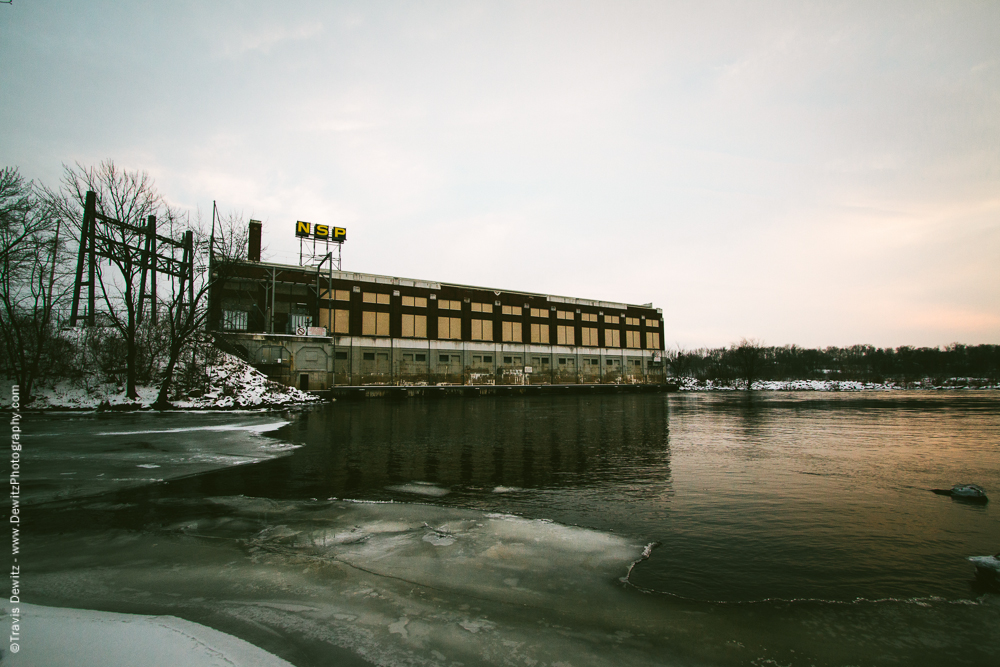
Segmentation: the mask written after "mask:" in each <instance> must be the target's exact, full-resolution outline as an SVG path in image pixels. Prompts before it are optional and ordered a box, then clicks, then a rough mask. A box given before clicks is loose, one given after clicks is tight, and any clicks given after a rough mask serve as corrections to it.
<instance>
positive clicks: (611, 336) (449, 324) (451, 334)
mask: <svg viewBox="0 0 1000 667" xmlns="http://www.w3.org/2000/svg"><path fill="white" fill-rule="evenodd" d="M331 313H332V314H333V322H332V323H331V321H330V314H331ZM401 319H402V322H401V323H402V331H401V332H400V333H401V335H402V337H403V338H427V316H426V315H416V314H413V313H403V314H402V316H401ZM319 325H320V326H322V327H326V328H327V329H328V330H330V331H332V332H333V333H335V334H348V333H350V312H349V311H346V310H333V311H330V310H321V311H320V322H319ZM643 333H644V332H642V331H626V332H625V347H627V348H634V349H639V348H641V347H642V334H643ZM471 334H472V340H477V341H493V340H495V339H494V332H493V320H478V319H474V320H472V331H471ZM645 334H646V347H647V348H650V349H659V347H660V334H659V332H655V331H646V332H645ZM361 335H362V336H389V335H390V331H389V313H380V312H375V311H364V312H362V313H361ZM437 337H438V338H439V339H442V340H461V339H462V318H460V317H448V316H444V315H442V316H439V317H438V334H437ZM549 338H550V336H549V326H548V325H547V324H535V323H533V324H531V325H530V331H529V341H528V342H531V343H540V344H543V345H548V344H549V343H550V342H551V341H550V340H549ZM500 341H502V342H505V343H523V342H526V341H525V340H524V337H523V325H522V323H521V322H507V321H504V322H501V324H500ZM555 342H556V344H557V345H576V344H577V342H576V331H575V329H574V327H573V326H572V325H559V326H557V327H556V340H555ZM601 344H602V343H601V340H600V338H599V336H598V330H597V328H596V327H583V328H582V329H581V330H580V345H583V346H589V347H599V346H600V345H601ZM603 345H604V347H621V346H622V345H621V332H620V331H618V330H616V329H606V330H605V331H604V341H603Z"/></svg>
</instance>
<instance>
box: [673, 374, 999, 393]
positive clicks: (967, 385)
mask: <svg viewBox="0 0 1000 667" xmlns="http://www.w3.org/2000/svg"><path fill="white" fill-rule="evenodd" d="M675 381H676V382H678V383H679V384H680V390H681V391H737V390H740V389H743V383H738V384H732V383H728V382H722V381H719V380H715V381H713V380H698V379H697V378H693V377H684V378H676V379H675ZM753 389H755V390H758V391H894V390H897V389H1000V383H991V382H990V381H989V380H986V379H982V378H949V379H948V380H947V381H946V382H945V383H944V384H935V383H934V382H933V381H931V380H929V379H927V380H922V381H920V382H911V383H899V382H860V381H857V380H757V381H756V382H754V383H753Z"/></svg>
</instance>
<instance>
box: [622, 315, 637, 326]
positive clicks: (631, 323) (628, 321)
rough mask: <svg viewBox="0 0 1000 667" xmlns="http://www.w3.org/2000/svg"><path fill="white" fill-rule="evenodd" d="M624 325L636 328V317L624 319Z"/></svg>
mask: <svg viewBox="0 0 1000 667" xmlns="http://www.w3.org/2000/svg"><path fill="white" fill-rule="evenodd" d="M625 324H626V325H627V326H630V327H637V326H639V318H638V317H626V318H625Z"/></svg>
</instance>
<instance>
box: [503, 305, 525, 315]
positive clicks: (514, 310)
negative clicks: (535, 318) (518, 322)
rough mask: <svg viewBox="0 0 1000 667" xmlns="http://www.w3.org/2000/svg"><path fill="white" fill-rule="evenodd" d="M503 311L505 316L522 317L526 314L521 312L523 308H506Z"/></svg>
mask: <svg viewBox="0 0 1000 667" xmlns="http://www.w3.org/2000/svg"><path fill="white" fill-rule="evenodd" d="M501 310H502V312H503V314H504V315H517V316H518V317H520V316H521V315H523V314H524V311H523V310H521V306H504V307H503V308H502V309H501Z"/></svg>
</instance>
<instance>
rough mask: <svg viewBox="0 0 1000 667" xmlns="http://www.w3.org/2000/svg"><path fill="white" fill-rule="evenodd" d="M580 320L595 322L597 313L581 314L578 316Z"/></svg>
mask: <svg viewBox="0 0 1000 667" xmlns="http://www.w3.org/2000/svg"><path fill="white" fill-rule="evenodd" d="M580 319H581V320H583V321H584V322H596V321H597V313H583V314H582V315H580Z"/></svg>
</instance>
